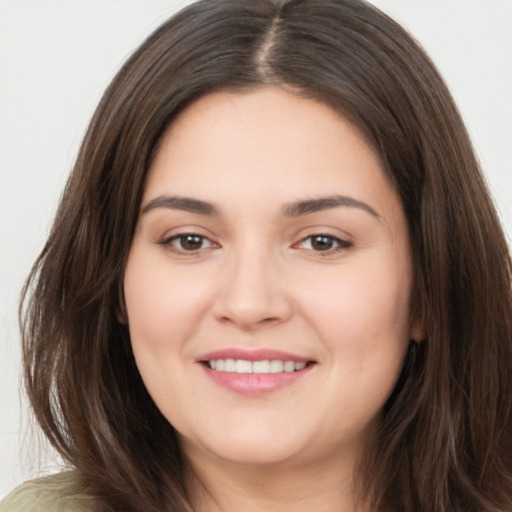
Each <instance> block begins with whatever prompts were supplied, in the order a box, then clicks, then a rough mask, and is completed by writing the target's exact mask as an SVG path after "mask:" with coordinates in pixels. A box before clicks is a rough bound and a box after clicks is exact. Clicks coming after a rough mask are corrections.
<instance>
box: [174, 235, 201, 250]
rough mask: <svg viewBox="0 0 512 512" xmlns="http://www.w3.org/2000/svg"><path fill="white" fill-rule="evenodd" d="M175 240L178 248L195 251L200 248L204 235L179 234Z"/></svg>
mask: <svg viewBox="0 0 512 512" xmlns="http://www.w3.org/2000/svg"><path fill="white" fill-rule="evenodd" d="M177 242H178V243H179V246H180V249H183V250H184V251H197V250H199V249H201V248H202V246H203V243H204V237H202V236H200V235H180V236H179V237H178V239H177Z"/></svg>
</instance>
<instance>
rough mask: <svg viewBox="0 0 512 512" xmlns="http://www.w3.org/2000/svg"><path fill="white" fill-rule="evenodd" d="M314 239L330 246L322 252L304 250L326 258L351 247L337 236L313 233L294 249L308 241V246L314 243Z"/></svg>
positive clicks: (349, 243) (311, 248)
mask: <svg viewBox="0 0 512 512" xmlns="http://www.w3.org/2000/svg"><path fill="white" fill-rule="evenodd" d="M315 239H316V241H320V240H322V242H321V243H327V244H328V245H329V244H330V245H331V246H330V247H328V248H326V249H324V250H315V249H313V247H310V248H307V249H306V250H311V251H313V252H315V253H318V254H320V255H322V256H328V255H331V254H336V253H338V252H341V251H345V250H347V249H350V248H351V247H352V245H353V244H352V242H349V241H347V240H343V239H342V238H339V237H337V236H333V235H329V234H327V233H315V234H314V235H308V236H306V237H304V238H303V239H302V240H301V241H300V242H299V243H298V244H295V246H294V247H299V246H301V245H302V244H304V243H305V242H306V241H308V240H309V241H310V245H312V244H313V243H314V240H315ZM332 245H336V247H334V248H333V247H332Z"/></svg>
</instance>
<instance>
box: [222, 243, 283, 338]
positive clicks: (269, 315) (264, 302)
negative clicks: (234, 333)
mask: <svg viewBox="0 0 512 512" xmlns="http://www.w3.org/2000/svg"><path fill="white" fill-rule="evenodd" d="M220 282H221V284H220V286H219V288H218V294H217V296H216V299H215V303H214V306H213V312H214V315H215V317H216V319H217V320H218V321H220V322H222V323H225V324H231V325H233V326H237V327H238V328H239V329H242V330H244V331H254V330H258V329H261V328H264V327H266V326H270V325H277V324H280V323H283V322H286V321H287V320H288V319H289V318H290V316H291V315H292V311H293V306H292V301H291V300H290V297H289V296H288V293H287V286H286V283H285V278H284V275H283V272H282V269H280V268H279V265H278V264H277V263H276V261H275V258H272V256H270V255H269V254H268V253H266V254H265V253H264V252H263V251H258V250H250V249H249V248H246V249H245V250H241V251H239V252H238V254H233V255H232V257H231V258H228V260H227V261H226V262H225V267H224V269H223V272H222V275H221V276H220Z"/></svg>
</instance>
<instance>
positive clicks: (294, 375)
mask: <svg viewBox="0 0 512 512" xmlns="http://www.w3.org/2000/svg"><path fill="white" fill-rule="evenodd" d="M201 366H203V368H204V370H205V372H206V374H207V375H208V377H210V379H212V380H213V381H214V382H215V383H216V384H219V386H222V387H224V388H227V389H229V390H231V391H234V392H236V393H240V394H242V395H261V394H263V393H270V392H272V391H276V390H278V389H281V388H284V387H286V386H290V385H292V384H295V382H297V381H298V380H300V379H302V377H304V376H305V375H306V374H307V373H309V371H310V370H311V368H312V367H313V365H309V366H306V367H305V368H303V369H302V370H299V371H295V372H280V373H234V372H233V373H232V372H221V371H216V370H212V369H211V368H209V367H208V366H206V365H201Z"/></svg>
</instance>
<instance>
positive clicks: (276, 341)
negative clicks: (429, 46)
mask: <svg viewBox="0 0 512 512" xmlns="http://www.w3.org/2000/svg"><path fill="white" fill-rule="evenodd" d="M24 297H25V302H24V309H23V312H22V318H23V325H24V360H25V369H26V374H25V377H26V386H27V390H28V394H29V397H30V400H31V402H32V405H33V408H34V411H35V414H36V417H37V418H38V421H39V423H40V425H41V427H42V429H43V431H44V432H45V434H46V435H47V437H48V438H49V439H50V441H51V442H52V444H53V445H54V447H55V448H56V449H57V450H58V452H59V453H60V454H61V455H62V456H63V457H64V459H65V460H67V461H68V462H69V464H70V466H71V467H72V468H74V470H73V472H72V473H64V474H62V475H59V476H58V477H50V479H49V480H48V479H46V480H43V481H39V482H36V483H32V484H27V485H26V486H25V487H22V488H21V489H20V490H18V491H16V492H15V493H14V494H13V495H12V496H11V497H10V498H8V499H7V500H6V501H5V502H4V505H3V506H4V509H5V510H13V509H14V508H13V507H14V505H13V504H14V503H15V502H16V501H18V502H20V503H21V504H22V505H21V506H22V507H23V510H28V509H29V508H28V505H27V504H28V500H30V499H31V496H34V493H35V494H36V496H38V498H37V499H38V500H40V502H39V506H40V507H44V508H43V509H44V510H52V507H53V509H55V510H58V507H59V504H58V502H59V500H61V506H67V507H68V508H71V509H73V510H80V509H83V510H100V511H102V510H104V511H107V510H144V511H149V510H155V511H156V510H173V511H179V510H194V511H196V512H202V511H215V510H226V511H230V510H248V511H250V510H285V509H291V510H295V511H300V510H306V509H307V510H311V509H312V508H314V507H317V508H318V509H320V510H326V511H328V510H343V511H352V510H361V511H395V510H404V511H432V510H436V511H468V510H475V511H504V510H508V509H510V501H511V499H510V498H511V494H512V491H511V485H510V477H511V470H512V468H511V461H510V456H509V453H510V431H511V429H510V427H511V425H510V400H511V393H510V366H511V341H512V326H511V318H512V315H511V313H512V301H511V288H510V259H509V254H508V248H507V246H506V243H505V240H504V237H503V234H502V231H501V228H500V226H499V222H498V220H497V217H496V214H495V212H494V209H493V207H492V204H491V201H490V199H489V196H488V193H487V191H486V188H485V184H484V182H483V179H482V177H481V174H480V172H479V169H478V165H477V162H476V159H475V157H474V154H473V151H472V149H471V145H470V142H469V139H468V136H467V133H466V131H465V129H464V126H463V124H462V122H461V120H460V116H459V115H458V113H457V110H456V108H455V106H454V104H453V101H452V99H451V97H450V95H449V93H448V91H447V90H446V87H445V86H444V84H443V82H442V80H441V79H440V77H439V75H438V74H437V72H436V70H435V69H434V68H433V66H432V64H431V63H430V61H429V60H428V58H427V57H426V56H425V55H424V53H423V52H422V51H421V49H420V48H419V47H418V46H417V45H416V44H415V43H414V41H413V40H411V38H410V36H408V35H407V34H406V33H405V32H404V31H403V29H402V28H401V27H399V26H398V25H397V24H396V23H394V22H393V21H392V20H390V19H389V18H387V17H386V16H384V15H383V14H382V13H380V12H379V11H378V10H376V9H375V8H373V7H371V6H370V5H368V4H366V3H364V2H361V1H359V0H343V1H332V0H314V1H307V0H306V1H285V2H273V1H261V0H254V1H247V0H244V1H241V0H240V1H238V0H235V1H225V0H224V1H223V0H208V1H203V2H198V3H196V4H193V5H191V6H190V7H187V8H186V9H184V10H183V11H181V12H180V13H178V14H177V15H176V16H175V17H173V18H172V19H171V20H169V21H168V22H167V23H166V24H164V25H163V26H162V27H161V28H159V29H158V30H157V31H156V32H155V33H154V34H153V35H152V36H150V37H149V38H148V40H147V41H146V42H145V43H144V44H143V45H142V46H141V47H140V48H139V50H138V51H137V52H135V53H134V55H133V56H132V57H131V58H130V59H129V60H128V62H127V63H126V64H125V65H124V67H123V68H122V69H121V71H120V72H119V73H118V75H117V77H116V78H115V79H114V81H113V82H112V84H111V85H110V87H109V88H108V90H107V92H106V93H105V96H104V98H103V99H102V101H101V103H100V105H99V107H98V109H97V111H96V114H95V116H94V118H93V120H92V122H91V125H90V128H89V130H88V132H87V134H86V137H85V140H84V142H83V145H82V148H81V151H80V154H79V157H78V160H77V163H76V167H75V169H74V172H73V174H72V176H71V178H70V180H69V183H68V185H67V187H66V191H65V194H64V196H63V199H62V202H61V205H60V209H59V212H58V214H57V218H56V220H55V224H54V227H53V230H52V233H51V235H50V238H49V240H48V242H47V244H46V246H45V248H44V250H43V253H42V254H41V256H40V258H39V259H38V261H37V263H36V265H35V267H34V270H33V272H32V274H31V277H30V279H29V283H28V286H27V288H26V291H25V295H24ZM45 500H46V501H45ZM62 500H64V501H63V502H62ZM62 503H65V505H62Z"/></svg>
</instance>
